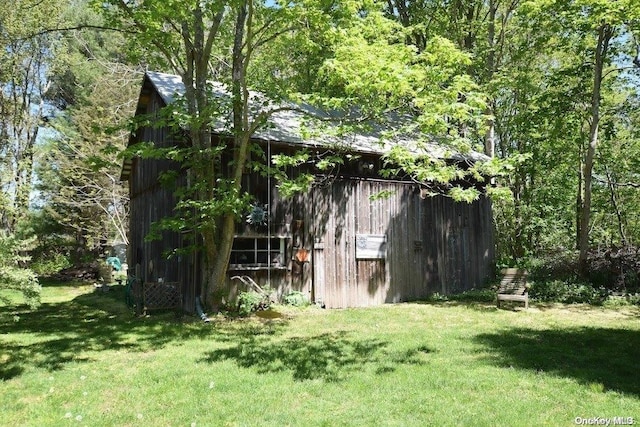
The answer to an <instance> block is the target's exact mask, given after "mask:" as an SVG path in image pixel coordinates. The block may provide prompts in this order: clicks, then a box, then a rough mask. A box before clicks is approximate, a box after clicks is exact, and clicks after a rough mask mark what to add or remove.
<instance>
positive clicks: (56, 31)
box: [0, 0, 640, 304]
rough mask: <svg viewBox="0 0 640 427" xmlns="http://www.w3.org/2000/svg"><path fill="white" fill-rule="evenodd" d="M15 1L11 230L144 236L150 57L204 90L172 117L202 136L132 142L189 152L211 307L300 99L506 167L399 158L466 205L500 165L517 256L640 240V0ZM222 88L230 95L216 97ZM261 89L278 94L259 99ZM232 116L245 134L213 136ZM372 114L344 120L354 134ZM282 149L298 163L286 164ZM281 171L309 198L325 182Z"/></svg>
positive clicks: (395, 157)
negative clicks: (140, 164)
mask: <svg viewBox="0 0 640 427" xmlns="http://www.w3.org/2000/svg"><path fill="white" fill-rule="evenodd" d="M14 3H15V4H14V5H12V6H9V5H4V6H0V42H1V43H2V44H3V47H4V49H3V50H2V53H1V54H0V84H1V85H2V88H3V90H2V92H1V93H0V189H1V191H0V208H1V209H0V223H1V224H2V228H3V238H6V239H13V240H11V241H16V240H15V239H18V238H19V239H22V241H24V242H27V241H30V240H29V239H30V234H31V235H33V234H34V233H35V232H34V231H33V230H34V229H35V228H34V227H33V226H32V225H33V224H32V223H33V222H34V221H42V218H43V217H46V218H47V219H46V221H45V222H47V221H49V222H47V223H50V224H56V228H55V230H56V234H57V235H60V236H62V237H61V240H58V243H57V245H58V246H57V247H56V250H57V251H58V252H60V251H62V252H65V253H67V254H71V253H72V252H73V253H76V254H77V255H78V257H81V255H82V254H84V255H92V256H96V255H97V254H98V253H99V251H100V250H102V249H103V247H104V244H105V242H107V241H110V240H121V241H126V235H127V230H126V215H127V195H126V191H125V190H124V188H123V187H122V185H121V183H119V182H118V179H117V177H118V175H119V168H120V165H121V162H122V157H119V156H118V153H119V152H121V151H122V150H123V149H124V148H125V147H124V146H125V143H126V141H127V137H128V131H129V129H128V128H126V127H125V126H124V123H125V122H126V121H127V118H128V117H131V116H132V114H133V108H134V104H135V101H136V96H137V90H138V87H139V82H140V80H141V76H142V72H143V71H144V70H146V69H150V70H156V71H165V72H169V73H173V74H177V75H179V76H180V77H181V79H182V82H183V83H184V87H185V94H184V97H183V99H181V100H180V102H179V103H176V105H174V106H172V107H171V108H173V109H174V110H173V113H174V114H172V115H168V116H167V118H166V122H165V124H171V123H170V121H171V120H177V122H174V123H173V124H174V125H176V126H180V127H182V128H183V129H186V130H187V132H188V140H189V141H190V144H189V146H188V147H182V148H181V149H180V151H175V150H174V151H172V152H171V153H170V152H167V151H157V150H155V151H154V150H149V149H148V147H147V151H145V150H144V149H143V148H144V147H133V148H131V149H130V150H129V151H128V152H126V154H125V155H132V154H142V155H147V156H165V157H166V156H174V159H176V160H179V161H181V162H183V163H184V165H185V166H188V167H189V168H190V169H191V170H192V171H193V174H194V182H196V183H197V185H193V186H191V187H190V188H189V189H188V191H186V192H183V193H182V194H181V202H180V203H179V205H178V207H179V210H180V211H179V215H178V216H179V217H180V218H182V219H183V220H184V221H185V222H182V223H176V222H173V223H172V222H167V223H166V224H165V225H167V224H168V226H172V227H174V228H180V227H183V228H184V227H188V228H190V229H191V230H195V231H196V232H197V233H198V234H199V235H200V236H201V238H202V241H203V246H204V253H205V255H206V260H207V262H206V266H205V270H206V271H205V274H204V277H206V284H205V286H204V287H203V294H202V297H203V298H204V299H205V300H206V301H207V302H208V303H210V304H211V303H213V301H212V295H213V294H214V290H215V289H216V287H217V286H219V284H220V283H221V281H222V280H223V276H224V274H225V271H226V266H227V263H228V260H229V253H230V250H231V245H232V242H233V234H234V231H233V230H234V227H235V224H236V223H237V221H238V218H239V217H240V216H241V215H242V213H243V212H244V211H245V210H246V207H247V204H248V203H249V202H250V199H249V197H247V195H246V194H245V193H244V190H243V189H242V186H241V176H242V174H243V172H244V171H245V170H246V169H247V168H249V167H258V166H259V165H255V164H254V163H252V162H254V161H255V160H256V159H259V162H261V163H263V167H266V165H268V164H269V163H271V160H272V159H266V155H265V153H256V155H250V153H251V152H253V151H255V150H256V147H255V146H254V145H253V144H252V142H251V136H252V134H253V133H254V132H255V131H256V130H257V129H259V128H260V127H261V126H264V124H265V123H266V119H267V118H268V117H269V116H270V115H271V114H273V113H274V112H275V111H277V110H278V109H279V108H281V107H280V105H283V103H284V102H285V101H293V102H303V101H304V102H308V103H312V104H314V105H317V106H319V107H321V108H324V109H331V110H332V111H342V112H343V114H344V117H351V116H353V112H354V111H357V112H358V115H359V118H360V119H362V118H366V119H369V120H378V121H384V120H388V119H389V118H390V117H397V115H405V116H408V117H411V120H409V121H408V125H407V127H406V128H403V129H402V130H401V131H403V132H419V133H420V134H421V135H424V139H425V141H434V140H436V141H437V142H438V143H439V144H442V145H444V146H447V147H449V148H451V149H452V150H456V151H458V152H468V151H469V150H477V151H482V152H484V153H485V154H486V155H487V157H488V158H491V159H492V160H490V161H486V162H482V163H478V164H477V165H476V166H474V167H471V168H467V169H466V170H464V171H461V170H459V169H455V168H453V169H452V168H451V167H450V165H448V164H446V163H445V162H442V161H440V160H438V159H434V158H432V157H429V156H428V155H421V156H420V155H419V156H416V153H415V152H414V150H410V149H409V148H408V147H396V148H394V149H393V150H390V151H389V152H387V153H385V154H384V160H385V162H386V165H387V167H386V173H387V174H396V173H399V172H400V171H401V172H402V173H404V174H407V175H408V176H410V177H411V178H412V179H414V180H415V181H416V182H419V183H420V184H421V185H423V186H424V187H425V188H426V189H427V190H428V191H427V194H445V195H447V196H449V197H454V198H455V199H457V200H465V201H472V200H474V199H476V198H477V197H480V196H481V195H480V193H479V192H478V191H477V190H476V189H475V188H464V189H463V188H462V187H459V186H456V185H455V184H454V182H456V181H460V180H464V179H467V178H473V179H480V180H482V179H485V177H488V176H493V179H492V181H491V182H492V185H489V186H488V187H489V192H490V193H493V194H494V195H500V196H501V197H497V196H496V198H495V200H494V216H495V224H496V232H497V237H498V239H497V242H498V254H499V263H504V264H514V263H523V262H524V263H527V262H528V261H530V260H531V259H533V258H535V257H543V256H545V255H546V254H552V253H557V252H558V251H564V252H570V253H572V254H573V255H572V256H575V258H576V260H579V261H580V264H581V266H582V267H583V269H584V270H586V269H587V266H586V263H587V256H588V252H589V251H590V250H592V249H593V248H597V247H610V246H614V245H618V246H621V245H637V244H638V240H639V238H640V217H639V216H638V215H637V212H638V202H637V200H638V194H637V192H638V191H639V190H638V189H639V188H640V177H639V170H638V164H637V163H638V162H637V160H636V159H637V156H636V154H638V151H639V150H640V145H639V144H640V140H639V138H638V137H639V132H638V126H637V123H638V111H639V109H638V105H639V99H640V98H639V93H638V87H639V84H638V82H639V78H640V75H639V74H640V59H639V54H640V5H638V3H637V2H636V1H633V0H625V1H616V2H610V1H607V0H508V1H507V0H482V1H480V0H473V1H466V2H461V1H442V0H427V1H421V2H414V1H408V0H388V1H386V2H378V1H375V0H348V1H343V2H335V1H328V0H298V1H286V2H285V1H272V0H270V1H257V0H233V1H228V2H220V1H214V0H198V1H195V0H189V1H185V0H145V1H144V2H127V1H122V0H106V1H97V0H92V1H88V0H69V1H68V2H56V1H47V0H45V1H35V0H20V1H17V2H14ZM214 81H215V82H218V84H222V85H224V87H225V88H226V90H227V91H228V93H229V94H230V98H229V102H223V103H221V102H220V101H219V100H217V99H216V98H215V97H212V91H211V90H212V86H211V82H214ZM252 91H258V92H260V93H262V94H264V95H265V96H266V97H268V98H269V99H271V100H272V101H273V102H272V103H271V104H268V105H267V104H265V105H264V106H263V107H261V108H258V109H256V108H254V107H252V99H251V96H252V95H251V93H253V92H252ZM223 118H224V119H228V120H229V128H230V129H231V130H232V131H231V143H230V144H228V143H227V142H226V141H221V140H215V139H212V138H211V137H210V130H211V129H210V126H211V123H214V122H215V121H216V120H218V121H219V120H221V119H223ZM311 119H312V118H310V120H311ZM362 122H363V120H360V121H351V122H350V121H349V120H343V127H342V128H341V132H350V131H355V130H357V126H360V125H361V124H362ZM136 150H137V151H136ZM229 158H230V159H232V161H231V162H227V163H225V162H226V160H225V161H223V159H229ZM311 160H313V159H305V160H304V161H311ZM290 161H300V159H297V160H296V159H293V160H290ZM323 161H324V162H325V163H327V162H330V161H333V162H340V161H344V160H343V159H340V158H339V156H338V157H333V158H331V159H328V158H325V159H324V160H323ZM278 162H280V165H285V166H286V165H287V164H288V163H287V162H288V160H285V159H274V161H273V164H271V166H272V167H278ZM323 166H324V167H326V166H327V165H326V164H323ZM282 169H283V170H285V169H286V167H284V168H282ZM280 178H281V179H282V180H283V182H284V184H283V185H285V186H288V187H287V188H289V189H291V190H292V191H294V190H300V189H303V188H304V187H305V186H306V185H312V178H311V177H298V181H295V182H294V181H288V182H287V181H286V180H287V179H288V177H286V175H284V174H281V175H280ZM505 195H506V197H505ZM36 201H37V202H36ZM37 217H39V218H40V219H39V220H36V219H35V218H37ZM41 224H42V222H41ZM36 228H37V227H36ZM29 230H31V231H29ZM61 241H66V242H67V243H60V242H61ZM41 242H42V244H45V243H44V239H41ZM49 242H51V241H49ZM78 242H80V243H78ZM46 244H51V243H46ZM25 245H26V246H24V245H23V246H24V247H30V246H31V245H36V246H37V245H38V241H37V239H36V241H33V242H31V243H29V244H26V243H25ZM74 245H75V249H73V250H71V249H69V247H70V246H74ZM78 245H79V246H81V247H82V248H81V250H78ZM18 246H20V245H18ZM18 246H16V245H14V246H12V247H18ZM65 246H66V249H65V248H64V247H65ZM574 251H576V252H575V253H574ZM11 253H14V255H12V258H13V259H14V262H12V263H10V264H11V265H12V266H16V267H20V268H23V267H26V266H27V265H28V264H29V262H28V261H27V260H26V258H23V257H22V256H23V255H24V254H27V253H29V250H26V249H25V250H22V251H18V252H15V251H14V252H11ZM34 253H35V252H34Z"/></svg>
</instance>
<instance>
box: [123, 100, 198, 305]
mask: <svg viewBox="0 0 640 427" xmlns="http://www.w3.org/2000/svg"><path fill="white" fill-rule="evenodd" d="M163 106H164V103H163V101H162V99H161V98H160V97H159V96H158V95H157V94H156V93H152V94H151V96H150V98H149V99H148V101H147V104H146V111H142V112H141V113H143V114H153V113H155V112H157V111H159V110H160V108H162V107H163ZM152 141H153V142H154V143H155V144H156V146H157V147H168V146H171V145H172V144H173V142H174V141H173V139H172V137H171V136H170V135H169V133H168V131H167V129H166V128H153V127H145V128H142V129H139V130H138V132H137V134H136V135H135V141H134V142H152ZM177 167H178V165H177V164H176V163H175V162H172V161H170V160H164V159H143V158H135V159H133V163H132V167H131V173H130V176H129V194H130V219H129V221H130V227H129V242H130V244H129V249H128V250H129V268H130V270H131V271H130V273H131V275H134V276H135V277H136V278H137V279H138V280H140V281H142V282H157V281H158V280H164V281H165V282H180V284H181V285H182V286H183V298H182V300H183V308H184V309H185V310H188V311H193V307H194V304H195V299H194V296H195V294H194V292H195V289H194V287H193V286H185V285H186V284H191V283H194V282H196V280H197V269H196V268H195V267H196V266H195V265H194V260H195V258H192V257H185V256H172V257H168V255H169V254H171V253H173V252H174V251H175V249H178V248H181V247H183V244H185V241H184V239H183V236H181V235H180V234H178V233H173V232H163V233H162V237H161V238H160V239H156V240H148V239H147V238H146V237H147V236H148V234H149V232H150V231H151V227H152V224H154V223H156V222H158V221H160V220H161V219H162V218H165V217H167V216H169V215H171V214H172V213H173V208H174V206H175V203H176V201H175V198H174V196H173V193H174V190H175V187H176V186H179V185H182V184H183V183H184V182H183V181H184V177H183V178H180V179H178V181H176V182H175V183H174V185H162V184H160V182H159V178H160V176H161V174H162V173H163V172H165V171H169V170H176V168H177Z"/></svg>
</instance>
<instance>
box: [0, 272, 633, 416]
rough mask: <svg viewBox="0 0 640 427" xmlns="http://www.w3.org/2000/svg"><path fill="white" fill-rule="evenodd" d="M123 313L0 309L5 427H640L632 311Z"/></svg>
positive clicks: (112, 304)
mask: <svg viewBox="0 0 640 427" xmlns="http://www.w3.org/2000/svg"><path fill="white" fill-rule="evenodd" d="M123 299H124V298H123V291H122V288H119V287H114V290H112V291H111V292H109V293H107V294H104V293H96V292H94V291H93V286H86V285H73V284H51V285H49V286H46V287H45V288H44V289H43V305H42V306H41V307H40V308H39V309H38V310H35V311H30V310H29V309H28V308H27V307H26V306H20V305H13V306H2V307H0V332H1V333H2V335H0V378H1V379H2V382H1V383H0V425H2V426H64V425H78V426H84V425H87V426H149V425H153V426H285V425H293V426H319V425H326V426H359V425H361V426H373V425H376V426H377V425H381V426H423V425H458V426H459V425H473V426H496V425H505V426H506V425H509V426H521V425H522V426H525V425H552V426H558V425H560V426H561V425H567V426H570V425H575V424H574V422H575V420H576V418H577V417H581V418H594V417H605V418H611V419H613V417H633V418H634V420H635V421H636V423H637V422H640V373H639V367H638V362H639V361H640V312H639V311H638V310H637V309H636V308H631V307H626V308H619V309H606V308H592V307H588V306H564V305H553V306H535V305H534V306H533V308H530V309H529V310H527V311H524V310H521V309H519V308H517V309H507V310H502V309H501V310H497V309H496V308H495V307H493V305H491V304H485V303H473V302H465V303H429V304H419V303H414V304H399V305H388V306H383V307H377V308H367V309H350V310H321V309H317V308H306V309H292V308H286V307H277V308H276V309H275V311H274V312H272V313H269V315H264V316H262V317H257V316H254V317H252V318H250V319H242V320H238V319H236V320H229V319H225V318H223V317H221V316H220V317H215V318H214V319H213V321H212V322H211V323H209V324H204V323H202V322H199V321H196V320H194V319H192V318H183V319H176V318H175V317H174V315H173V314H172V313H164V314H162V313H160V314H154V315H151V316H148V317H141V318H136V317H135V316H133V314H132V313H130V312H129V310H128V309H127V308H126V307H125V305H124V303H123V302H122V301H123ZM625 420H626V418H625Z"/></svg>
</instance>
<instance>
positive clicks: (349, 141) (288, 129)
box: [146, 71, 487, 162]
mask: <svg viewBox="0 0 640 427" xmlns="http://www.w3.org/2000/svg"><path fill="white" fill-rule="evenodd" d="M146 76H147V78H148V79H149V81H150V82H151V84H152V85H153V86H154V87H155V89H156V90H157V92H158V94H159V95H160V96H161V97H162V99H163V101H164V102H165V103H166V104H167V105H169V104H171V103H173V102H174V101H175V100H176V98H177V97H180V96H182V95H184V93H185V89H184V84H183V83H182V79H181V78H180V77H179V76H176V75H173V74H165V73H158V72H151V71H148V72H147V73H146ZM214 92H215V94H216V95H217V96H219V97H221V98H222V97H225V96H228V92H227V91H226V90H225V88H224V87H223V85H221V84H218V85H214ZM250 96H251V97H252V100H254V101H255V102H254V103H253V104H254V105H262V101H264V99H265V97H264V96H262V95H260V94H257V93H254V92H252V93H251V94H250ZM273 107H274V104H273V103H270V105H269V106H268V108H273ZM275 107H284V108H287V107H290V108H291V109H285V110H282V111H278V112H276V113H274V114H273V115H272V116H271V117H270V119H269V121H268V123H267V125H266V126H263V127H261V128H260V129H258V130H257V131H256V132H255V133H254V135H253V138H254V139H259V140H265V141H277V142H284V143H289V144H299V145H307V146H326V145H328V144H336V143H338V144H343V145H345V146H347V147H349V148H350V149H352V150H354V151H356V152H362V153H372V154H383V153H385V152H387V151H388V150H389V149H390V148H391V146H393V145H395V144H402V145H404V146H408V147H416V146H417V145H418V143H419V137H415V138H411V137H406V136H403V137H398V136H393V137H389V136H388V135H387V133H388V132H389V131H391V130H392V129H388V128H387V129H385V128H383V127H380V126H378V127H376V128H375V129H373V130H369V131H367V132H358V133H352V132H350V133H348V134H347V135H342V136H340V137H339V138H338V137H329V138H327V136H326V135H323V136H322V137H317V136H315V137H313V136H311V137H309V136H308V137H303V136H302V135H301V129H302V128H304V127H305V126H307V127H308V121H306V122H305V118H307V117H317V118H321V119H330V118H331V117H330V116H329V115H328V114H327V113H326V112H324V111H321V110H319V109H318V108H315V107H313V106H311V105H309V104H293V103H289V104H284V105H283V104H279V105H275ZM254 108H255V107H254ZM258 109H259V107H258V108H256V110H258ZM333 127H334V130H335V127H336V125H333ZM214 128H215V130H216V131H217V132H219V133H227V132H229V130H228V129H226V128H225V125H224V124H223V123H222V121H220V122H219V123H216V124H215V125H214ZM338 139H339V140H338ZM327 140H328V141H327ZM420 147H421V149H422V150H424V154H429V155H431V156H434V157H437V158H448V157H453V158H458V159H459V160H470V161H474V162H475V161H481V160H486V159H487V157H486V156H485V155H484V154H481V153H478V152H475V151H471V152H468V153H465V154H464V155H462V154H460V153H453V155H452V153H451V149H450V148H448V147H443V146H441V145H438V144H436V143H424V142H423V141H422V142H420Z"/></svg>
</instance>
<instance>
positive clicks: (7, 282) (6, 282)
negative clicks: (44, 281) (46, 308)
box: [0, 233, 40, 307]
mask: <svg viewBox="0 0 640 427" xmlns="http://www.w3.org/2000/svg"><path fill="white" fill-rule="evenodd" d="M31 244H32V241H31V240H21V239H18V238H16V237H15V236H7V235H4V234H2V233H0V289H11V290H15V291H19V292H22V295H23V296H24V299H25V301H26V302H27V304H29V305H30V306H31V307H36V306H38V304H39V303H40V284H39V283H38V277H37V276H36V274H35V273H34V272H33V271H32V270H30V269H28V268H25V267H24V265H25V264H26V263H27V262H28V261H29V257H28V256H24V255H22V254H23V253H25V252H26V251H25V249H28V247H29V246H30V245H31ZM0 299H2V298H1V297H0ZM4 301H5V302H6V299H4Z"/></svg>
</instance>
